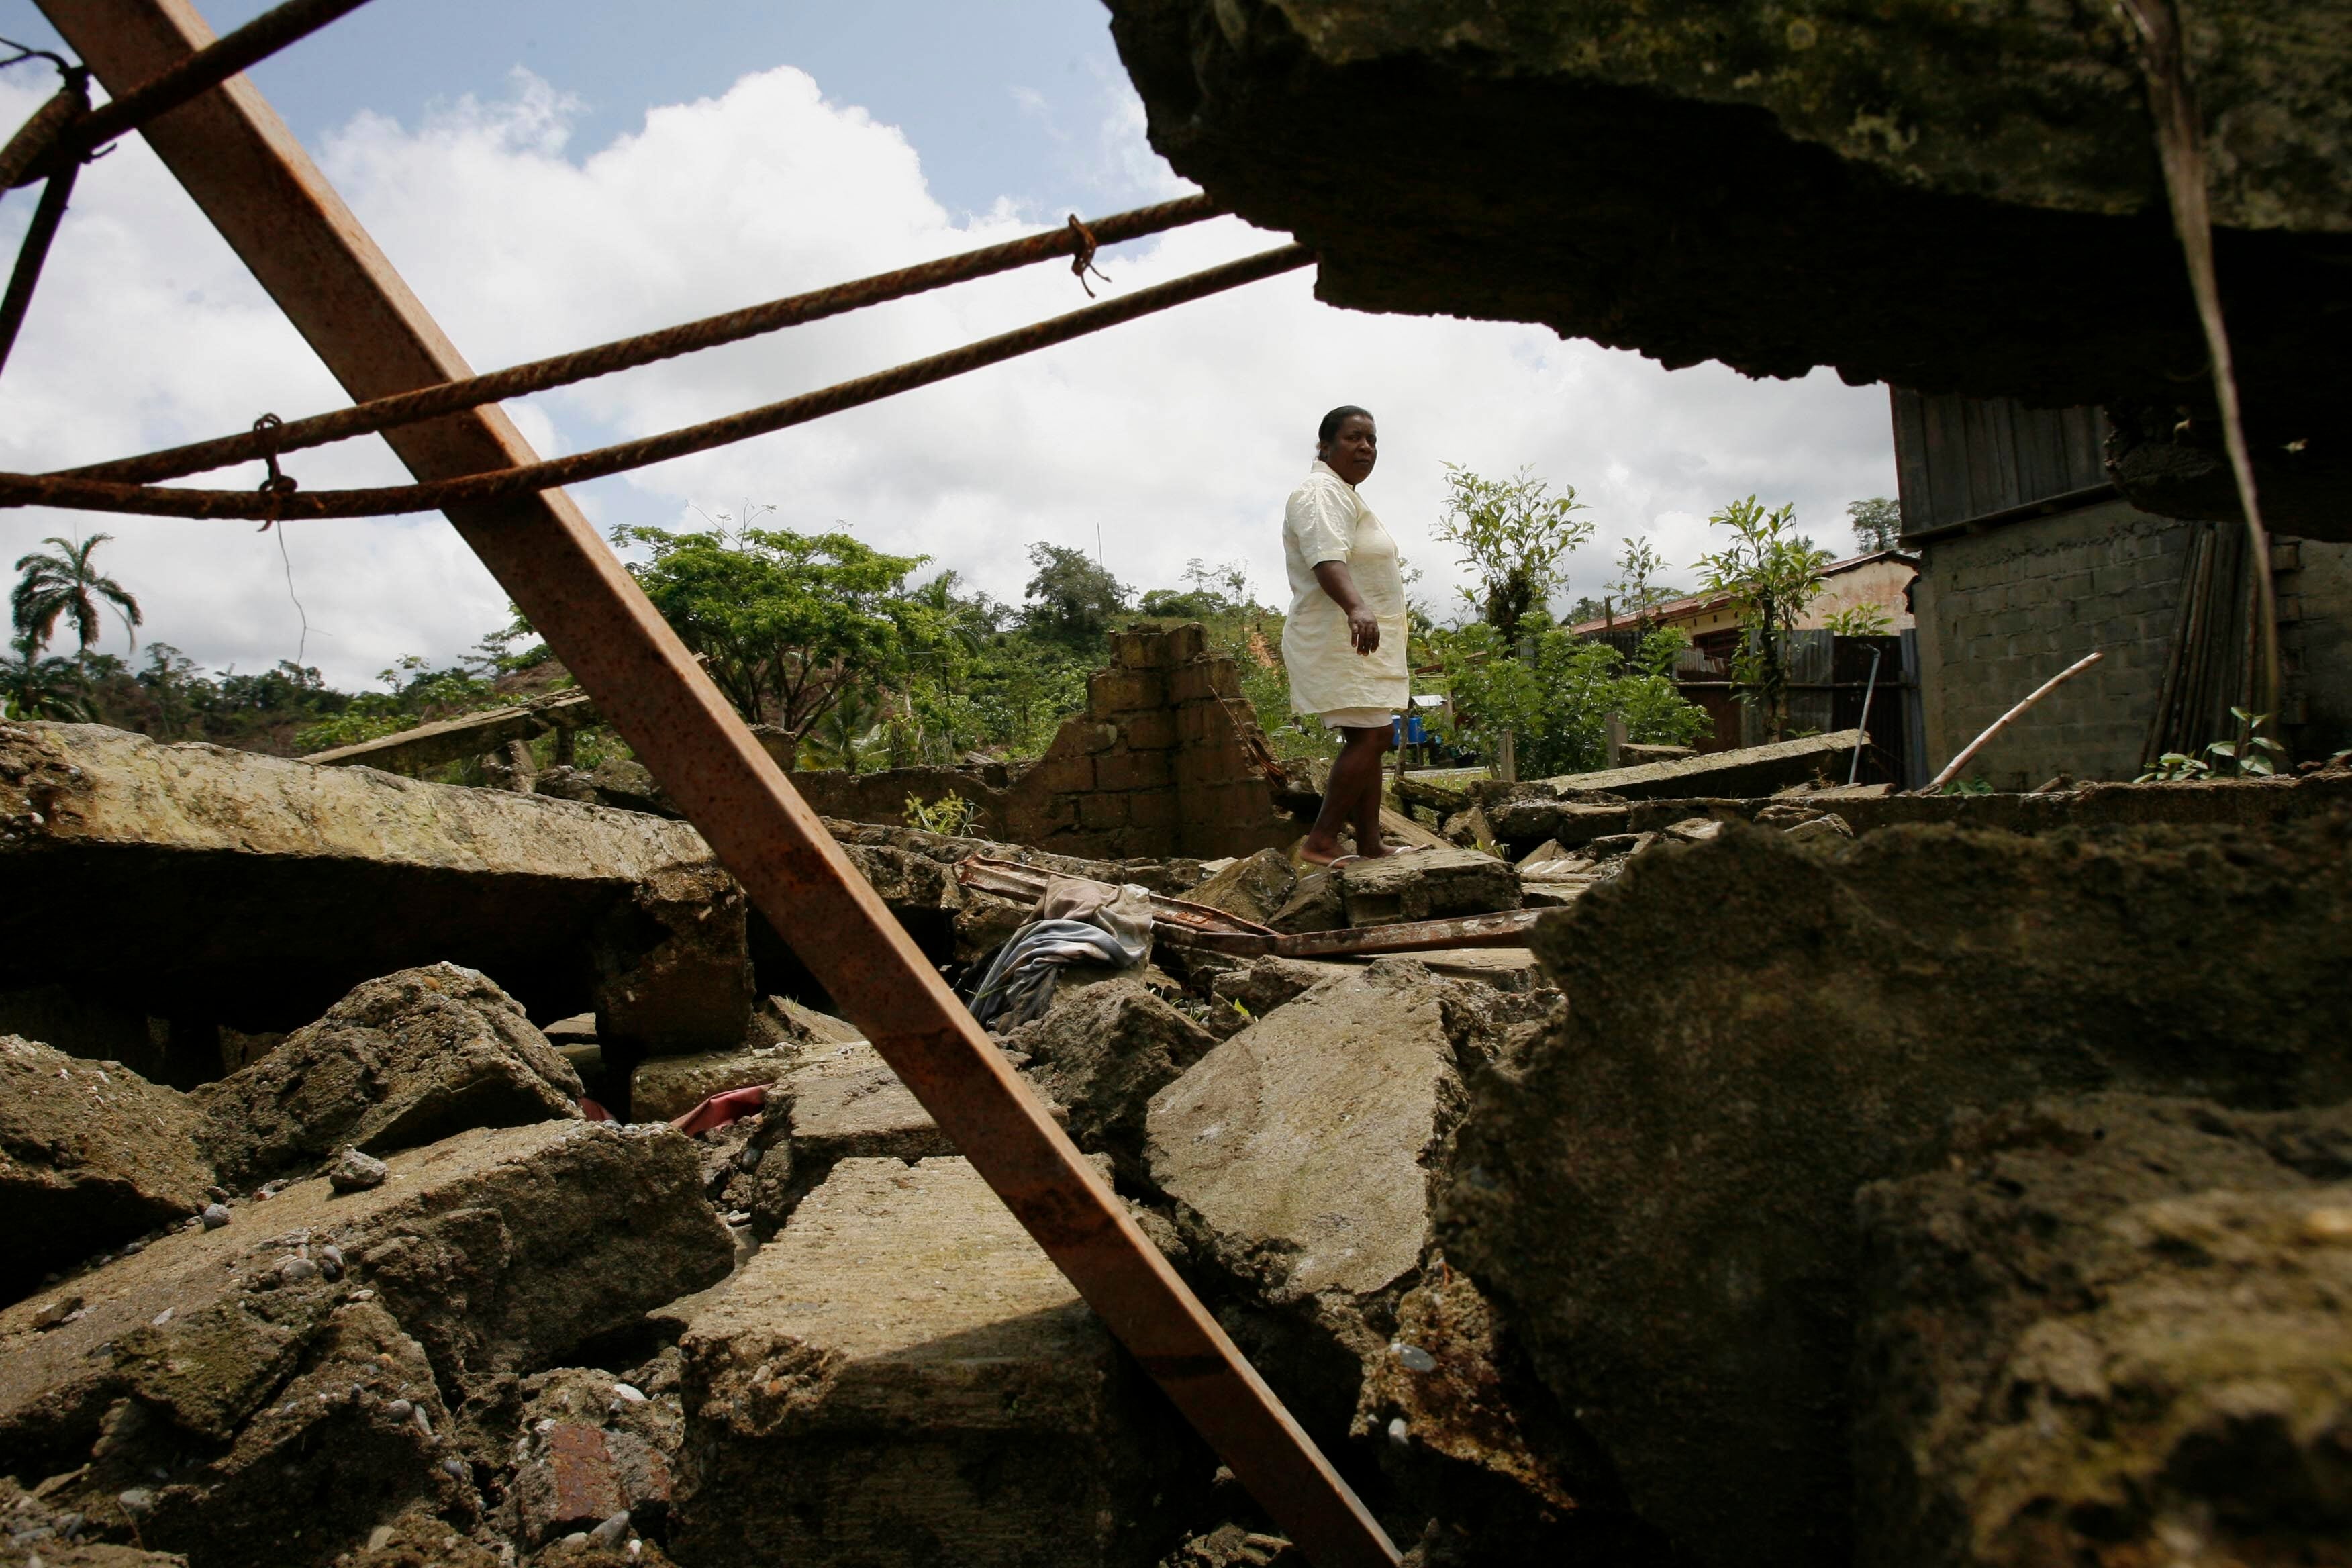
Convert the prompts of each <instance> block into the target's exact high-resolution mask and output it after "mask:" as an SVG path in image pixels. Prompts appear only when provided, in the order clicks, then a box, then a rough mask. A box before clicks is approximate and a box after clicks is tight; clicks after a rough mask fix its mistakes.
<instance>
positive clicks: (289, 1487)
mask: <svg viewBox="0 0 2352 1568" xmlns="http://www.w3.org/2000/svg"><path fill="white" fill-rule="evenodd" d="M387 1164H388V1165H389V1167H390V1168H389V1171H388V1173H387V1179H386V1181H385V1182H384V1183H383V1185H381V1186H378V1187H375V1188H373V1189H370V1190H367V1191H363V1192H358V1193H352V1194H341V1193H337V1192H336V1191H335V1190H334V1188H333V1187H332V1186H331V1184H329V1183H328V1182H326V1181H324V1180H323V1179H321V1180H313V1181H310V1182H304V1183H300V1184H296V1185H294V1186H291V1187H289V1188H287V1189H285V1190H284V1191H282V1192H280V1193H278V1194H277V1195H276V1196H274V1197H272V1198H270V1199H268V1200H267V1201H266V1202H255V1203H247V1204H243V1205H238V1206H237V1207H236V1208H235V1209H234V1210H232V1211H229V1212H230V1220H229V1223H227V1224H225V1225H223V1226H219V1227H217V1228H212V1229H205V1228H203V1227H195V1228H191V1229H186V1230H182V1231H179V1232H176V1233H174V1234H173V1235H171V1236H167V1237H163V1239H162V1240H159V1241H157V1242H155V1243H153V1244H152V1245H151V1246H149V1247H146V1248H145V1249H144V1250H143V1251H142V1252H140V1253H138V1254H136V1255H135V1256H133V1257H130V1258H122V1259H121V1260H119V1261H117V1262H115V1263H112V1264H110V1265H109V1266H107V1267H106V1268H102V1269H100V1270H98V1271H96V1272H94V1273H90V1274H87V1275H84V1276H81V1277H80V1278H79V1279H73V1280H70V1281H68V1282H67V1283H68V1287H69V1288H70V1289H72V1291H73V1292H75V1293H76V1294H78V1295H79V1296H80V1297H81V1298H82V1299H83V1303H84V1305H83V1308H82V1309H81V1310H79V1313H78V1314H77V1315H75V1316H73V1317H71V1318H70V1319H68V1320H67V1321H54V1322H50V1323H47V1324H44V1323H43V1322H42V1321H41V1314H40V1310H39V1303H37V1302H27V1303H24V1304H22V1305H20V1306H18V1307H15V1308H11V1309H9V1310H6V1311H5V1312H0V1468H5V1469H7V1470H12V1471H16V1472H19V1473H29V1474H39V1475H55V1474H59V1473H62V1472H65V1471H68V1470H72V1469H75V1468H77V1467H79V1466H81V1465H85V1464H87V1465H88V1466H89V1469H88V1471H87V1472H85V1473H84V1474H83V1475H82V1476H81V1477H80V1479H77V1480H76V1481H75V1482H73V1483H72V1484H71V1486H70V1487H69V1488H68V1492H69V1493H70V1496H71V1498H72V1499H73V1500H74V1504H75V1506H76V1507H77V1508H79V1509H80V1510H82V1511H84V1512H85V1513H87V1514H89V1516H90V1517H91V1518H92V1519H94V1520H98V1521H101V1522H102V1523H103V1524H104V1525H105V1527H106V1528H107V1529H109V1530H118V1529H119V1530H120V1531H123V1532H126V1534H125V1537H124V1538H127V1532H128V1531H131V1529H132V1528H133V1527H134V1526H135V1528H136V1530H137V1531H138V1535H139V1539H141V1540H142V1541H145V1542H150V1543H152V1544H157V1545H163V1546H166V1547H170V1548H172V1549H174V1550H182V1551H187V1552H190V1553H191V1554H192V1555H193V1556H194V1557H195V1559H196V1560H197V1562H198V1563H199V1565H200V1568H201V1565H202V1564H204V1563H223V1564H243V1563H253V1564H255V1565H256V1568H258V1565H259V1564H263V1563H284V1562H304V1563H309V1562H319V1563H323V1562H325V1561H327V1560H328V1559H330V1558H331V1557H333V1556H334V1555H335V1554H336V1553H337V1552H341V1551H345V1550H349V1549H351V1548H352V1547H355V1546H357V1545H358V1544H359V1538H360V1537H362V1536H364V1535H365V1534H366V1532H367V1531H368V1529H369V1528H370V1527H372V1526H373V1525H374V1524H375V1523H376V1522H377V1521H378V1520H380V1519H382V1518H384V1517H388V1516H389V1515H390V1514H391V1513H394V1512H396V1511H398V1510H399V1508H400V1507H401V1506H403V1505H404V1503H406V1502H408V1501H412V1500H421V1501H424V1502H425V1503H428V1504H429V1505H431V1506H432V1507H433V1508H434V1509H436V1510H439V1511H441V1512H442V1513H444V1514H445V1515H446V1516H448V1517H452V1518H470V1517H471V1515H472V1511H473V1510H475V1508H476V1507H477V1504H478V1500H477V1499H476V1498H475V1497H474V1496H473V1493H472V1482H471V1480H470V1479H469V1472H467V1473H453V1472H452V1471H451V1470H450V1469H449V1468H446V1466H445V1464H444V1460H445V1459H446V1458H450V1457H451V1456H450V1451H449V1450H448V1449H447V1448H446V1447H445V1446H444V1439H445V1437H446V1435H447V1433H448V1431H449V1429H450V1422H449V1411H450V1410H451V1409H452V1408H453V1407H455V1406H456V1405H457V1404H458V1403H459V1402H460V1401H461V1400H462V1399H463V1398H465V1397H467V1396H468V1395H470V1394H474V1393H476V1392H478V1391H480V1390H482V1389H485V1388H487V1387H488V1386H489V1385H490V1384H492V1383H493V1382H494V1381H495V1380H497V1379H498V1378H499V1377H501V1376H505V1375H509V1374H512V1373H520V1372H527V1371H530V1370H532V1369H533V1368H535V1367H536V1366H540V1365H544V1364H545V1363H547V1362H548V1361H550V1360H551V1359H553V1358H554V1357H555V1356H557V1355H559V1354H561V1353H562V1352H563V1351H565V1350H568V1349H570V1348H571V1347H572V1346H574V1345H577V1344H579V1343H581V1342H583V1341H585V1340H587V1339H589V1338H591V1337H593V1335H595V1334H598V1333H601V1332H605V1331H610V1330H613V1329H616V1328H622V1327H625V1326H628V1325H630V1324H632V1323H634V1322H635V1321H636V1319H637V1318H638V1317H639V1316H640V1315H641V1314H642V1313H643V1312H644V1311H645V1310H646V1309H648V1308H649V1307H653V1306H656V1305H658V1304H660V1303H661V1302H662V1301H664V1300H669V1299H670V1298H672V1297H674V1296H676V1295H677V1294H678V1293H679V1291H680V1289H691V1288H693V1287H695V1286H696V1285H698V1284H708V1283H709V1282H710V1281H712V1280H714V1279H718V1278H719V1276H720V1275H722V1274H724V1273H725V1271H726V1268H727V1267H728V1264H729V1262H730V1259H731V1257H732V1245H731V1243H730V1241H729V1240H728V1238H727V1235H726V1231H725V1229H724V1227H723V1226H720V1225H719V1223H718V1220H717V1218H716V1217H715V1216H714V1215H712V1214H711V1212H710V1210H709V1205H707V1204H706V1203H705V1202H704V1201H703V1199H702V1196H701V1194H700V1190H699V1183H698V1170H697V1166H696V1162H695V1156H694V1149H693V1145H692V1144H691V1143H690V1142H688V1141H687V1140H685V1139H683V1138H680V1137H678V1136H677V1135H676V1134H675V1133H671V1132H669V1131H667V1130H666V1129H664V1130H659V1131H653V1130H643V1129H622V1128H618V1127H614V1126H611V1125H597V1124H588V1123H581V1122H541V1123H540V1124H538V1125H536V1126H530V1127H518V1128H506V1129H498V1130H482V1131H473V1132H467V1133H461V1134H459V1135H458V1136H457V1137H455V1138H451V1139H448V1140H446V1141H445V1142H441V1143H438V1144H436V1145H434V1146H433V1147H431V1148H428V1149H418V1150H411V1151H407V1152H402V1153H398V1154H395V1155H394V1156H392V1158H391V1159H390V1160H389V1161H388V1162H387ZM157 1468H161V1469H162V1470H163V1476H161V1477H160V1478H159V1477H157V1476H155V1475H154V1474H153V1471H154V1470H155V1469H157ZM464 1470H465V1468H464V1467H463V1466H462V1465H460V1466H459V1467H458V1471H459V1472H464ZM125 1492H136V1493H138V1494H139V1495H138V1496H136V1497H133V1498H132V1499H131V1501H129V1502H125V1501H124V1500H123V1494H124V1493H125Z"/></svg>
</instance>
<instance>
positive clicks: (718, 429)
mask: <svg viewBox="0 0 2352 1568" xmlns="http://www.w3.org/2000/svg"><path fill="white" fill-rule="evenodd" d="M1314 259H1315V253H1314V252H1313V251H1311V250H1309V249H1307V247H1305V246H1302V245H1285V246H1279V247H1276V248H1275V249H1272V250H1266V251H1261V252H1259V253H1258V254H1257V255H1255V256H1251V257H1245V258H1243V259H1241V260H1239V261H1228V262H1226V263H1224V264H1223V266H1220V267H1212V268H1206V269H1204V270H1202V271H1199V272H1194V273H1191V274H1189V275H1187V276H1185V277H1182V278H1178V279H1171V280H1170V281H1168V282H1166V283H1158V284H1154V285H1152V286H1151V287H1150V288H1148V289H1137V290H1136V291H1135V292H1134V293H1132V294H1129V295H1124V296H1122V297H1121V298H1119V299H1117V300H1102V301H1100V302H1098V303H1097V304H1093V305H1088V306H1086V307H1085V308H1083V309H1081V310H1072V311H1070V312H1069V313H1068V314H1066V315H1061V316H1054V317H1049V318H1048V319H1046V320H1045V321H1035V322H1032V323H1031V324H1030V325H1028V326H1025V327H1022V328H1019V329H1017V330H1015V331H1010V332H1002V333H999V334H998V335H997V336H995V337H992V338H982V339H981V340H979V341H978V342H971V343H966V344H965V345H964V346H963V347H961V348H959V349H951V350H950V351H948V352H947V353H940V354H933V355H931V356H929V358H927V359H919V360H911V361H909V362H908V363H905V364H901V365H898V366H895V367H893V368H892V369H889V370H885V371H878V372H877V373H876V374H872V375H867V376H860V377H858V378H857V379H856V380H854V381H845V382H841V383H839V384H835V385H833V386H828V387H824V388H823V389H821V390H819V391H816V392H808V393H803V394H802V395H799V396H797V397H788V398H785V399H784V400H782V402H780V403H771V404H767V405H763V406H761V407H758V408H751V409H746V410H745V411H744V412H742V413H740V414H730V415H729V416H726V417H725V418H723V419H711V420H706V421H704V422H703V423H701V424H699V425H688V426H682V427H681V428H678V429H676V430H670V431H666V432H664V433H662V434H661V435H658V436H646V437H640V438H639V439H637V440H635V441H624V442H621V443H619V444H617V445H615V446H611V447H597V448H596V449H594V450H593V451H587V452H576V453H573V454H572V456H570V457H565V458H551V459H548V460H547V461H544V462H538V463H530V464H526V465H524V466H522V467H520V468H496V469H492V470H490V471H488V472H487V473H478V474H471V475H467V476H466V477H464V478H461V479H439V480H435V481H432V482H430V483H425V484H415V485H385V486H379V487H375V488H373V489H342V490H298V491H294V492H292V493H290V494H289V493H286V492H283V491H278V492H273V493H268V494H262V493H257V492H255V491H251V490H212V489H178V488H175V487H167V486H161V485H155V486H149V485H126V484H119V483H116V482H114V481H111V480H102V479H80V478H78V477H75V476H71V475H62V474H0V506H60V507H78V508H80V509H82V510H89V511H116V512H135V513H139V514H142V515H144V516H149V517H191V518H246V519H259V520H263V521H278V520H282V519H290V518H327V517H380V516H386V515H390V514H394V513H398V512H411V511H437V510H445V509H446V508H449V507H453V506H466V505H470V504H473V503H476V502H479V501H488V500H506V499H508V498H509V497H513V496H518V495H524V494H528V493H530V492H531V491H534V490H547V489H558V488H560V487H562V486H564V485H570V484H578V483H580V482H582V481H583V480H586V479H602V478H604V476H606V475H608V474H617V473H622V472H625V471H626V470H628V469H630V468H644V467H646V466H647V465H648V464H652V463H662V462H667V461H669V460H670V459H672V458H683V457H688V456H691V455H692V454H694V453H696V452H705V451H709V449H710V448H712V447H724V446H728V445H730V444H731V443H734V442H737V441H744V440H749V439H750V438H751V437H754V436H764V435H767V434H768V433H769V432H771V431H774V430H782V429H784V428H785V427H787V426H793V425H804V424H806V423H808V422H809V421H810V420H812V419H819V418H823V417H824V416H826V415H828V414H837V413H839V412H841V411H842V410H843V409H845V408H856V407H857V406H859V405H862V404H867V403H875V402H879V401H880V400H881V399H883V398H886V397H892V396H895V395H898V394H899V393H902V392H908V391H911V390H913V389H914V388H916V387H919V386H928V385H929V384H931V383H933V382H938V381H945V380H947V379H948V378H950V376H957V375H961V374H964V373H965V372H967V371H972V370H978V369H980V368H981V367H982V366H983V365H991V364H996V363H1001V362H1003V361H1004V360H1009V359H1014V358H1017V357H1019V356H1020V355H1022V354H1026V353H1035V352H1036V351H1037V350H1039V349H1043V348H1049V347H1051V346H1053V345H1054V344H1056V343H1063V342H1069V341H1070V340H1071V339H1073V338H1078V337H1084V336H1085V335H1087V333H1089V332H1097V331H1102V330H1103V329H1104V328H1106V327H1113V326H1117V325H1118V324H1119V323H1121V322H1124V321H1133V320H1135V319H1137V318H1138V317H1140V316H1148V315H1151V314H1153V313H1154V312H1156V311H1160V310H1169V309H1171V308H1172V307H1174V306H1177V305H1181V304H1185V303H1187V302H1189V301H1191V300H1199V299H1202V298H1205V297H1206V296H1208V295H1211V294H1216V293H1221V292H1223V290H1225V289H1235V288H1239V287H1240V286H1241V285H1243V284H1244V283H1254V282H1256V281H1257V280H1258V279H1263V278H1272V277H1275V276H1276V275H1277V274H1280V273H1284V272H1288V271H1292V270H1295V269H1296V268H1301V267H1305V266H1307V264H1308V263H1310V262H1312V261H1313V260H1314Z"/></svg>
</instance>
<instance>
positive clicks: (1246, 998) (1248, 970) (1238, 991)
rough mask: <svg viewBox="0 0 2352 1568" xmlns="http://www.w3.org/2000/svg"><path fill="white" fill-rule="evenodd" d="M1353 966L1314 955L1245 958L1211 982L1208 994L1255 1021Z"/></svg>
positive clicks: (1217, 1004)
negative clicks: (1331, 961) (1317, 957)
mask: <svg viewBox="0 0 2352 1568" xmlns="http://www.w3.org/2000/svg"><path fill="white" fill-rule="evenodd" d="M1354 967H1355V965H1352V964H1348V963H1327V962H1325V961H1322V960H1319V959H1311V958H1252V959H1246V960H1244V961H1242V962H1241V963H1239V964H1238V965H1237V966H1236V967H1234V968H1233V969H1230V970H1228V971H1226V972H1225V973H1223V974H1220V975H1218V976H1217V977H1216V978H1215V979H1214V980H1213V982H1211V984H1210V989H1209V997H1210V1001H1211V1003H1212V1005H1213V1006H1218V1007H1223V1008H1226V1009H1228V1010H1233V1011H1237V1012H1238V1013H1240V1014H1241V1015H1243V1016H1244V1018H1245V1019H1246V1021H1247V1022H1248V1023H1255V1022H1256V1021H1257V1020H1258V1019H1260V1018H1263V1017H1265V1016H1266V1015H1267V1014H1268V1013H1271V1012H1273V1011H1274V1010H1275V1009H1276V1007H1279V1006H1282V1005H1284V1004H1286V1003H1288V1002H1293V1001H1296V1000H1297V999H1298V998H1299V997H1301V996H1304V995H1305V994H1307V993H1308V992H1309V991H1312V990H1313V989H1315V987H1316V986H1318V985H1319V984H1322V983H1323V982H1324V981H1326V980H1330V979H1333V978H1335V977H1337V976H1339V975H1343V974H1346V973H1349V971H1350V970H1351V969H1353V968H1354ZM1235 1004H1238V1007H1236V1006H1235Z"/></svg>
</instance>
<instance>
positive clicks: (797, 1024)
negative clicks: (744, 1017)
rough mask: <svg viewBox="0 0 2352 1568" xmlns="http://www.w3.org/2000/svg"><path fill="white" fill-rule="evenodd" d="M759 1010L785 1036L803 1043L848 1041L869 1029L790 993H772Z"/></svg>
mask: <svg viewBox="0 0 2352 1568" xmlns="http://www.w3.org/2000/svg"><path fill="white" fill-rule="evenodd" d="M760 1013H761V1016H762V1017H763V1018H768V1019H772V1020H773V1022H774V1023H775V1025H776V1026H777V1027H778V1029H779V1030H780V1031H781V1032H782V1037H783V1038H785V1039H787V1040H796V1041H798V1042H800V1043H801V1044H803V1045H809V1046H815V1045H836V1046H838V1045H847V1044H849V1043H851V1042H852V1041H856V1040H862V1039H864V1038H865V1037H866V1032H865V1031H864V1030H863V1029H860V1028H859V1027H858V1026H856V1025H855V1024H853V1023H851V1022H850V1021H849V1020H848V1019H846V1018H836V1017H835V1016H833V1015H832V1014H830V1013H820V1012H818V1011H817V1010H816V1009H815V1008H814V1007H809V1006H803V1005H802V1004H800V1003H798V1002H795V1001H793V999H792V998H791V997H789V996H771V997H769V998H768V999H767V1000H766V1001H765V1002H762V1003H761V1005H760Z"/></svg>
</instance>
